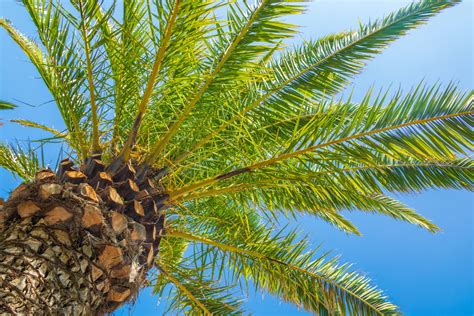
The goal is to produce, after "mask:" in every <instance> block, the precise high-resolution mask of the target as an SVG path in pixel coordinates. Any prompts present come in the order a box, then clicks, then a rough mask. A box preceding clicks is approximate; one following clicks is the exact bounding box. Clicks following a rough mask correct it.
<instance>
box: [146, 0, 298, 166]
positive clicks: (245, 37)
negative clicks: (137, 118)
mask: <svg viewBox="0 0 474 316" xmlns="http://www.w3.org/2000/svg"><path fill="white" fill-rule="evenodd" d="M292 2H293V1H287V0H259V1H257V3H256V4H255V7H253V8H252V7H250V6H248V4H247V3H246V2H244V4H243V5H244V7H245V9H242V8H240V4H239V3H237V2H236V3H234V4H233V5H231V6H230V9H229V17H228V19H229V24H228V27H229V36H228V37H227V38H225V39H220V40H219V41H218V42H216V43H215V46H217V47H212V49H211V52H212V51H213V50H214V51H215V53H214V54H213V55H214V58H212V61H211V63H210V65H209V66H210V71H209V73H208V74H206V75H205V76H204V78H205V79H204V81H203V82H202V84H200V86H199V88H198V89H197V91H196V92H195V93H194V94H192V95H191V97H190V98H187V99H186V103H185V104H184V109H183V110H182V111H181V113H180V114H179V115H178V117H177V118H176V120H174V121H173V122H172V123H171V126H170V127H169V129H168V130H167V131H166V133H165V134H164V135H163V136H162V138H161V139H160V141H159V142H158V143H157V144H156V145H155V146H154V147H153V148H152V150H151V154H150V155H149V156H148V157H147V158H146V162H147V163H152V162H154V161H155V160H156V158H157V157H158V156H159V155H160V154H161V151H162V150H163V149H164V148H165V146H166V145H167V144H168V142H169V141H170V139H171V138H172V137H173V136H174V135H175V134H176V133H177V132H178V129H179V127H180V126H181V124H182V123H183V122H184V121H185V120H186V118H187V117H188V116H189V114H190V113H191V111H192V110H193V109H194V107H195V106H196V105H197V104H198V103H199V102H200V101H201V99H202V98H203V95H204V94H205V92H206V91H208V89H211V88H212V84H213V83H215V84H219V85H222V82H221V81H220V79H221V78H224V77H225V73H226V70H227V72H231V73H232V76H230V77H231V78H232V80H236V75H235V74H234V73H233V72H235V71H239V70H238V69H245V70H246V72H245V73H251V71H248V66H247V65H246V62H247V61H251V60H252V59H254V58H255V56H257V57H258V56H260V55H262V54H264V53H266V52H268V51H270V50H272V49H273V47H274V46H275V45H276V44H277V43H278V42H279V41H280V40H281V39H282V38H286V37H288V36H289V35H290V34H292V33H293V32H294V31H293V28H294V26H293V25H290V24H285V23H282V22H276V21H275V19H277V18H280V17H282V16H285V15H288V14H295V13H300V12H301V11H302V7H301V6H297V5H295V4H294V2H293V3H292ZM218 34H220V33H218ZM265 43H272V44H273V45H271V46H270V47H268V46H265ZM218 44H223V45H218ZM234 58H235V60H233V59H234ZM257 64H259V63H257ZM227 67H228V69H227ZM239 73H242V71H239ZM227 80H229V79H227ZM211 90H212V89H211ZM211 92H212V91H211Z"/></svg>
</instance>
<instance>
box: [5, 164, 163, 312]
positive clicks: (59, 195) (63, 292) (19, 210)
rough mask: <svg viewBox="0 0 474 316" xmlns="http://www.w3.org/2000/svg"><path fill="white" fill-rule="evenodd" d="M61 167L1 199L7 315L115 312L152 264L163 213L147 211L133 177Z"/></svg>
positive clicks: (142, 279)
mask: <svg viewBox="0 0 474 316" xmlns="http://www.w3.org/2000/svg"><path fill="white" fill-rule="evenodd" d="M63 167H64V166H63ZM68 169H69V170H68ZM59 173H60V176H56V175H55V174H53V173H52V172H51V171H49V170H43V171H41V172H39V173H38V175H37V178H36V180H35V181H34V182H32V183H29V184H22V185H20V186H19V187H18V188H16V189H15V190H14V191H13V193H12V194H11V196H10V198H9V199H8V200H7V201H6V202H5V204H4V205H1V206H0V315H10V314H14V315H16V314H21V315H44V314H64V315H100V314H104V313H107V312H111V311H113V310H115V309H117V308H118V307H119V306H121V305H123V304H124V303H125V302H127V301H130V300H133V298H134V297H136V295H137V293H138V291H139V289H140V287H141V286H143V284H144V282H145V280H146V273H147V272H148V271H149V269H150V268H151V266H152V262H153V258H154V256H155V255H156V252H157V249H158V244H159V240H160V238H159V235H160V234H159V232H157V229H161V228H162V227H163V216H160V217H153V216H145V215H147V213H148V211H149V210H148V208H147V207H144V206H143V205H142V204H143V203H142V202H143V201H142V200H137V199H135V194H130V188H129V187H130V186H132V188H133V184H131V183H130V182H129V181H130V179H125V180H124V181H120V182H114V181H111V182H110V183H108V182H107V181H105V182H107V183H106V184H103V183H102V184H101V181H102V180H103V179H101V178H100V177H99V178H98V177H96V175H97V174H98V173H97V174H96V175H95V176H94V177H93V178H92V177H87V176H86V175H85V174H84V173H82V172H80V171H77V170H73V169H71V168H66V169H64V168H63V170H61V167H60V170H59ZM102 176H103V177H104V178H110V177H109V176H108V175H107V174H103V175H102ZM121 180H123V179H121ZM92 184H93V185H94V186H92ZM127 187H128V188H127ZM132 191H133V190H132ZM119 192H120V193H121V194H120V193H119ZM145 219H147V221H145Z"/></svg>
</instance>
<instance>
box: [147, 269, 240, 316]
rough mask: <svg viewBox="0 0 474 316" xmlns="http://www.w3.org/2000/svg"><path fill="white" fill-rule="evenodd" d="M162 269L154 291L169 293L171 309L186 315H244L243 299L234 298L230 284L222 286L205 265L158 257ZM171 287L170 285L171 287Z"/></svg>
mask: <svg viewBox="0 0 474 316" xmlns="http://www.w3.org/2000/svg"><path fill="white" fill-rule="evenodd" d="M157 269H158V271H159V272H160V273H159V274H158V275H157V280H156V282H155V284H154V285H153V292H154V293H155V294H157V295H159V296H166V297H167V301H166V303H167V306H168V310H172V311H174V312H179V313H183V314H186V315H196V314H204V315H242V313H243V310H242V309H241V306H240V305H241V303H242V301H241V300H240V299H236V298H235V293H232V292H231V291H230V290H231V288H232V287H231V286H229V285H226V286H222V285H219V284H217V282H213V281H212V280H210V279H209V277H207V276H206V273H205V272H206V266H205V265H203V266H200V267H197V268H193V267H189V266H183V267H180V266H176V265H171V266H169V265H167V266H166V267H165V265H164V263H163V262H161V261H159V262H158V263H157ZM170 287H171V289H170Z"/></svg>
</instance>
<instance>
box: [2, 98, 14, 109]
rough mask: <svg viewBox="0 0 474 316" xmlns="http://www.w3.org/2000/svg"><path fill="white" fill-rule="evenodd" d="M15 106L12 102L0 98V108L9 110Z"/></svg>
mask: <svg viewBox="0 0 474 316" xmlns="http://www.w3.org/2000/svg"><path fill="white" fill-rule="evenodd" d="M16 107H17V106H16V105H15V104H14V103H11V102H7V101H3V100H0V110H11V109H14V108H16Z"/></svg>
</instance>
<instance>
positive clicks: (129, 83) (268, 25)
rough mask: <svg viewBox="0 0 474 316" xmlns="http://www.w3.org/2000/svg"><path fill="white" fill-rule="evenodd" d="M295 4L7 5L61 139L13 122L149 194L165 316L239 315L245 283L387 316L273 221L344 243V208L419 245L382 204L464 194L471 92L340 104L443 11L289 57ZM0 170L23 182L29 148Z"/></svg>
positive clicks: (29, 0) (406, 213)
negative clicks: (133, 179)
mask: <svg viewBox="0 0 474 316" xmlns="http://www.w3.org/2000/svg"><path fill="white" fill-rule="evenodd" d="M303 2H305V1H301V2H295V1H288V0H287V1H285V0H258V1H255V3H252V4H251V3H250V1H209V0H192V1H191V0H167V1H158V0H151V1H150V0H129V1H128V0H127V1H123V2H116V1H113V4H112V5H110V6H106V5H103V4H102V2H101V1H96V0H70V1H50V0H22V3H23V5H24V6H25V9H26V10H27V11H28V13H29V15H30V17H31V19H32V21H33V23H34V25H35V27H36V31H37V39H36V40H33V39H30V38H28V37H27V36H25V35H24V34H22V33H21V32H20V31H19V30H17V29H16V28H15V27H14V25H13V23H12V22H11V21H9V20H7V19H4V18H2V19H0V26H1V27H2V28H3V29H5V31H6V32H8V34H9V35H10V37H11V39H12V40H13V41H15V42H16V43H17V44H18V45H19V47H20V48H21V49H22V50H23V52H24V53H25V54H26V56H27V57H28V58H29V60H30V61H31V62H32V63H33V65H34V66H35V67H36V69H37V71H38V73H39V74H40V76H41V78H42V79H43V81H44V83H45V85H46V86H47V88H48V89H49V91H50V93H51V95H52V97H53V98H54V101H55V103H54V104H55V106H56V107H57V109H58V110H59V113H60V114H61V117H62V119H63V122H64V128H63V129H62V130H56V129H53V128H51V127H49V126H44V125H42V124H40V123H38V122H33V121H28V120H22V119H18V120H15V122H16V123H18V124H21V125H24V126H29V127H32V128H38V129H42V130H45V131H47V132H49V133H51V134H52V136H51V138H48V139H45V140H43V143H44V144H47V143H49V142H53V141H54V142H57V141H58V140H60V141H61V142H62V143H64V144H65V146H66V148H67V149H66V152H67V156H68V157H70V158H71V159H73V160H75V161H76V162H77V163H80V162H81V161H84V160H86V159H87V158H88V157H91V156H93V155H97V154H100V155H101V157H102V159H103V160H104V161H107V162H108V163H110V164H112V165H113V164H115V163H127V162H131V163H133V164H134V165H137V166H140V168H143V170H146V171H147V172H149V174H150V175H151V178H152V179H154V181H156V182H157V183H160V185H162V186H163V187H164V188H165V192H166V199H167V200H166V202H165V203H168V204H169V205H171V207H170V208H169V209H167V210H166V215H167V217H168V221H167V225H168V226H167V230H166V234H165V235H164V236H163V240H162V243H161V245H160V254H159V256H158V258H156V271H157V274H156V275H154V276H152V277H151V281H152V283H151V284H152V285H153V287H154V291H155V293H156V294H159V295H168V303H169V307H170V308H171V309H173V310H176V311H187V312H190V313H204V314H232V313H241V312H242V300H241V299H240V298H238V296H235V295H234V294H235V287H236V286H239V284H240V285H241V286H243V287H246V286H247V281H248V280H250V281H251V282H252V283H253V284H254V286H256V287H257V288H258V289H260V290H262V291H267V292H269V293H272V294H275V295H277V296H279V297H281V298H282V299H284V300H286V301H289V302H291V303H294V304H296V305H297V306H299V307H301V308H304V309H305V310H308V311H311V312H313V313H316V314H321V315H326V314H328V315H332V314H334V313H340V314H349V315H355V314H357V315H359V314H360V315H391V314H396V313H398V308H397V307H396V306H395V305H393V304H391V303H390V302H388V300H387V297H386V296H385V295H384V294H383V292H382V291H381V290H379V289H377V288H376V287H374V286H373V285H371V283H370V282H369V280H368V279H367V278H366V277H364V276H361V275H358V274H356V273H354V272H352V271H351V270H350V267H349V265H346V264H339V263H338V261H337V259H336V258H331V257H329V256H328V255H321V254H320V253H319V252H317V251H316V250H311V247H310V245H309V242H308V240H307V239H306V238H305V237H301V236H300V234H299V233H298V232H297V231H288V230H287V229H281V228H279V227H278V219H279V218H281V216H287V217H292V216H296V215H298V214H310V215H314V216H317V217H319V218H321V219H323V220H325V221H327V222H329V223H331V224H332V225H334V226H335V227H337V228H338V229H342V230H344V231H346V232H348V233H355V234H360V232H359V230H358V229H357V227H356V226H355V225H354V224H353V223H351V222H350V221H349V220H347V219H346V218H344V217H343V216H342V215H341V211H343V210H348V209H349V210H360V211H364V212H372V213H380V214H385V215H388V216H390V217H393V218H394V219H397V220H402V221H406V222H409V223H412V224H415V225H418V226H420V227H422V228H424V229H427V230H429V231H432V232H435V231H437V230H438V227H437V226H436V225H435V224H434V223H432V222H430V221H429V220H428V219H426V218H424V217H423V216H421V215H420V214H418V213H417V212H416V211H414V210H413V209H411V208H409V207H408V206H406V205H404V204H403V203H401V202H399V201H397V200H395V199H393V198H391V197H389V196H388V195H387V193H388V192H419V191H422V190H425V189H427V188H432V187H439V188H455V189H469V190H472V189H473V181H472V180H473V179H472V172H471V171H472V160H471V158H470V157H469V151H470V148H471V146H472V132H471V128H472V126H473V123H474V121H473V116H472V114H473V113H474V109H473V106H474V99H473V92H472V91H467V92H465V91H460V89H458V88H457V87H456V85H455V84H448V85H446V86H443V85H441V84H438V85H434V86H427V85H425V84H424V83H420V84H419V85H418V86H416V87H414V88H413V89H412V90H411V91H409V92H407V93H403V92H402V91H395V92H393V91H392V90H386V91H381V92H379V93H376V92H373V91H368V92H367V93H366V95H365V97H364V98H363V99H362V101H360V102H355V101H354V100H352V98H345V99H344V98H341V97H340V93H341V92H342V91H344V90H345V89H346V88H347V86H348V85H349V84H350V83H352V81H353V79H354V78H355V76H356V75H357V74H359V73H360V72H361V71H363V69H364V66H365V65H366V63H367V62H368V61H370V60H371V59H372V58H374V57H375V56H376V55H377V54H380V53H381V52H382V51H383V49H384V48H386V47H387V46H388V45H389V44H390V43H391V42H393V41H394V40H396V39H398V38H399V37H401V36H403V35H404V34H406V32H407V31H409V30H410V29H413V28H415V27H417V26H419V25H420V24H423V23H425V22H426V21H427V20H428V19H429V18H430V17H432V16H434V15H435V14H437V13H438V12H439V11H441V10H443V9H445V8H448V7H451V6H453V5H455V4H456V3H458V2H459V1H454V0H422V1H417V2H413V3H412V4H410V5H408V6H406V7H405V8H402V9H400V10H398V11H396V12H394V13H392V14H389V15H387V16H385V17H383V18H381V19H377V20H374V21H372V22H370V23H368V24H361V25H360V27H359V28H358V29H354V30H348V31H343V32H340V33H336V34H332V35H329V36H325V37H322V38H319V39H314V40H310V41H307V42H304V43H301V44H299V45H296V46H294V47H290V46H289V45H287V44H286V43H287V41H288V39H291V38H292V37H293V36H294V35H295V34H297V32H298V29H297V26H296V25H293V24H290V23H288V22H285V21H286V20H287V18H288V17H289V16H291V15H296V14H301V13H303V12H304V11H305V5H304V3H303ZM14 107H15V105H13V104H11V103H9V102H6V101H1V102H0V109H12V108H14ZM0 166H1V167H3V168H6V169H8V170H11V171H12V172H13V173H15V174H16V175H18V176H19V177H21V178H23V179H24V180H26V181H29V180H32V179H33V178H34V176H35V174H36V172H37V170H39V168H41V167H43V166H41V165H40V159H39V158H38V155H37V153H36V152H35V151H33V150H28V149H21V148H17V147H14V146H9V145H7V144H3V145H2V144H0ZM140 168H138V169H140ZM138 173H140V170H138ZM224 267H225V269H223V268H224ZM223 280H226V281H227V282H228V283H226V284H223ZM242 280H246V281H245V282H241V281H242ZM169 289H171V291H170V292H168V290H169Z"/></svg>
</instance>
